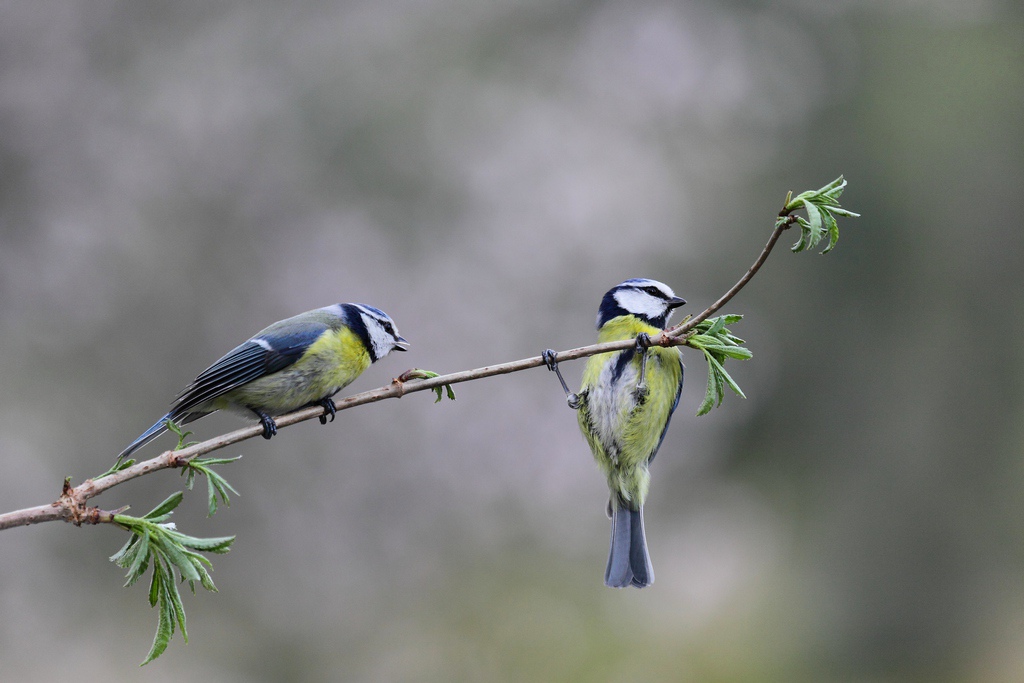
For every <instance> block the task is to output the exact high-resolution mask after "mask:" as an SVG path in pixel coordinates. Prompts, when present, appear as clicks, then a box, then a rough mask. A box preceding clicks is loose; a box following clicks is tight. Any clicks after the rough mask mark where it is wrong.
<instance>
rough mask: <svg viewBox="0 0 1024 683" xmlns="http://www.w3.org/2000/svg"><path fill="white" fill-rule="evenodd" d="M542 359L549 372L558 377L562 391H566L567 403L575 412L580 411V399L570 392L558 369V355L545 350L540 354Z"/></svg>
mask: <svg viewBox="0 0 1024 683" xmlns="http://www.w3.org/2000/svg"><path fill="white" fill-rule="evenodd" d="M540 357H541V358H543V359H544V364H545V365H546V366H548V370H551V371H552V372H554V373H555V374H556V375H558V381H559V382H561V384H562V390H563V391H565V402H566V403H567V404H568V405H569V407H570V408H572V409H573V410H578V409H579V407H580V397H579V396H578V395H576V394H574V393H572V392H571V391H569V385H568V384H566V383H565V379H564V378H563V377H562V371H561V370H559V369H558V354H557V353H555V352H554V351H552V350H551V349H544V353H542V354H540Z"/></svg>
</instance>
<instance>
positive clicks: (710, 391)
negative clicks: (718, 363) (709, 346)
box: [697, 354, 718, 417]
mask: <svg viewBox="0 0 1024 683" xmlns="http://www.w3.org/2000/svg"><path fill="white" fill-rule="evenodd" d="M705 357H708V356H707V354H705ZM717 397H718V385H717V384H716V376H715V373H714V371H713V370H712V369H711V363H710V362H709V363H708V385H707V388H706V389H705V390H704V400H703V401H701V404H700V406H699V407H698V408H697V417H700V416H701V415H707V414H708V413H709V412H711V409H712V408H714V407H715V399H716V398H717Z"/></svg>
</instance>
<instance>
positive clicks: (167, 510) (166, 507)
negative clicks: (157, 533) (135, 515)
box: [143, 491, 185, 522]
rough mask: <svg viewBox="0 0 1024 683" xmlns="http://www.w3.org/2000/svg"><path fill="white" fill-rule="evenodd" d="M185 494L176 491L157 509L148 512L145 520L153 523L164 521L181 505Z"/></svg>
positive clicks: (144, 517)
mask: <svg viewBox="0 0 1024 683" xmlns="http://www.w3.org/2000/svg"><path fill="white" fill-rule="evenodd" d="M184 497H185V494H184V493H182V492H181V491H175V492H174V493H172V494H171V495H169V496H167V500H165V501H164V502H162V503H160V504H159V505H157V506H156V507H155V508H153V509H152V510H150V511H149V512H147V513H146V514H145V515H144V516H143V519H148V520H149V521H151V522H157V521H158V519H159V521H163V520H165V519H167V517H168V516H169V515H170V514H171V512H172V511H173V510H174V508H176V507H178V506H179V505H180V504H181V501H182V499H183V498H184Z"/></svg>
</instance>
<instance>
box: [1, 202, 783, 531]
mask: <svg viewBox="0 0 1024 683" xmlns="http://www.w3.org/2000/svg"><path fill="white" fill-rule="evenodd" d="M793 210H794V209H792V208H789V204H787V208H784V209H783V210H782V211H780V212H779V217H780V220H778V221H777V222H776V226H775V229H774V230H773V231H772V234H771V236H770V237H769V239H768V242H767V244H765V246H764V249H762V250H761V254H760V255H759V256H758V258H757V260H756V261H754V263H753V265H752V266H750V268H749V269H748V270H747V272H746V273H745V274H744V275H743V277H741V278H740V279H739V281H738V282H736V284H735V285H733V286H732V288H731V289H729V291H727V292H726V293H725V294H723V295H722V296H721V297H720V298H719V299H718V300H717V301H715V302H714V303H713V304H711V305H710V306H708V307H707V308H706V309H704V310H703V311H702V312H701V313H700V314H698V315H697V316H695V317H693V318H688V319H687V320H685V321H683V322H682V323H680V324H679V325H676V326H675V327H672V328H670V329H668V330H665V331H664V332H663V333H662V334H661V335H659V336H658V337H656V338H654V339H653V340H652V341H653V342H654V343H655V344H657V345H660V346H681V345H686V344H687V342H688V338H689V336H690V335H689V333H690V332H691V331H692V330H693V329H694V328H695V327H696V326H697V325H698V324H700V323H701V322H702V321H704V320H706V319H707V318H708V317H709V316H711V315H712V314H713V313H715V312H716V311H718V310H719V309H720V308H721V307H722V306H724V305H725V304H726V303H727V302H728V301H729V300H731V299H732V298H733V297H734V296H735V295H736V294H737V293H738V292H739V291H740V290H741V289H743V287H744V286H746V284H747V283H748V282H750V280H751V278H753V277H754V275H755V274H756V273H757V271H758V270H759V269H760V268H761V266H762V265H763V264H764V262H765V260H767V258H768V255H769V254H770V253H771V251H772V249H773V248H774V247H775V244H776V242H778V240H779V237H780V236H781V235H782V233H783V232H784V231H785V230H786V229H787V228H789V227H790V226H791V225H792V224H793V223H794V222H795V221H796V220H797V219H796V218H795V217H794V216H792V215H790V214H791V213H792V211H793ZM634 345H635V341H634V340H631V339H627V340H622V341H614V342H606V343H603V344H591V345H588V346H580V347H578V348H575V349H569V350H567V351H561V352H559V353H558V354H557V355H558V360H559V361H567V360H575V359H578V358H585V357H587V356H594V355H597V354H599V353H608V352H612V351H622V350H624V349H628V348H632V347H633V346H634ZM543 365H545V361H544V358H543V357H542V356H533V357H531V358H524V359H522V360H517V361H512V362H509V363H500V364H498V365H487V366H484V367H481V368H476V369H474V370H464V371H462V372H454V373H451V374H448V375H438V376H436V377H431V378H429V379H422V380H421V379H410V377H414V376H415V375H414V371H408V372H406V373H403V375H402V376H401V377H399V378H397V379H394V380H392V381H391V384H389V385H388V386H384V387H380V388H378V389H373V390H371V391H364V392H362V393H359V394H354V395H352V396H348V397H347V398H343V399H340V400H336V401H335V405H336V409H337V410H338V411H341V410H348V409H349V408H355V407H356V406H360V405H364V404H366V403H376V402H377V401H382V400H384V399H388V398H401V397H402V396H404V395H406V394H411V393H414V392H417V391H428V390H432V389H438V388H440V387H444V386H446V385H451V384H458V383H460V382H469V381H472V380H478V379H483V378H485V377H494V376H496V375H505V374H509V373H512V372H519V371H522V370H529V369H530V368H536V367H540V366H543ZM325 414H326V410H325V409H324V408H322V407H320V406H312V407H309V408H303V409H301V410H297V411H295V412H292V413H288V414H287V415H282V416H280V417H277V418H275V421H276V422H277V426H278V427H287V426H289V425H293V424H296V423H298V422H304V421H306V420H311V419H313V418H318V417H320V416H322V415H325ZM262 434H263V427H262V426H261V425H251V426H248V427H243V428H241V429H237V430H235V431H233V432H228V433H227V434H222V435H220V436H217V437H214V438H212V439H208V440H206V441H202V442H199V443H196V444H193V445H191V446H188V447H186V448H182V449H180V450H176V451H165V452H164V453H161V454H160V455H158V456H156V457H154V458H151V459H149V460H144V461H141V462H137V463H135V464H133V465H131V466H130V467H127V468H125V469H122V470H118V471H116V472H112V473H110V474H107V475H105V476H102V477H99V478H96V479H86V480H85V481H84V482H82V483H81V484H79V485H78V486H75V487H72V486H70V484H69V483H68V482H66V481H65V483H64V490H63V492H62V493H61V496H60V498H58V499H57V500H56V501H55V502H53V503H50V504H48V505H39V506H37V507H31V508H25V509H23V510H16V511H13V512H8V513H5V514H0V530H4V529H10V528H13V527H17V526H28V525H31V524H39V523H41V522H52V521H56V520H64V521H66V522H71V523H73V524H76V525H81V524H103V523H113V517H114V514H115V513H112V512H107V511H104V510H100V509H99V508H95V507H88V506H87V505H86V504H87V502H88V501H89V500H90V499H92V498H95V497H96V496H99V495H100V494H101V493H103V492H105V491H107V490H109V489H111V488H113V487H115V486H117V485H119V484H123V483H125V482H127V481H131V480H132V479H136V478H138V477H141V476H144V475H147V474H150V473H152V472H156V471H158V470H163V469H169V468H174V467H182V466H184V465H185V464H186V463H187V462H189V461H191V460H192V459H194V458H197V457H199V456H201V455H205V454H207V453H211V452H213V451H216V450H219V449H221V448H224V447H226V446H229V445H231V444H234V443H238V442H240V441H245V440H247V439H251V438H253V437H256V436H259V435H262Z"/></svg>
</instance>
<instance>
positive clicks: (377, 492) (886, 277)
mask: <svg viewBox="0 0 1024 683" xmlns="http://www.w3.org/2000/svg"><path fill="white" fill-rule="evenodd" d="M1022 111H1024V12H1022V10H1021V6H1020V5H1019V4H1018V3H1013V2H1009V1H1008V0H1007V1H1002V2H1001V1H999V0H975V1H974V2H969V3H968V2H958V1H956V0H932V1H922V0H916V1H915V0H896V1H893V2H871V1H868V0H846V1H844V2H830V3H821V2H815V1H811V0H789V1H787V2H781V3H768V2H757V1H753V2H718V1H714V2H713V1H711V0H687V1H681V2H664V1H659V0H611V1H608V2H538V1H536V0H519V1H516V2H505V3H481V2H472V1H467V0H420V1H418V2H370V1H358V0H357V1H348V2H309V3H287V4H286V3H277V2H268V1H265V0H263V1H256V2H253V1H250V2H223V3H207V2H195V1H191V0H185V1H181V0H177V1H175V2H166V1H156V2H146V3H139V2H124V1H113V0H106V1H101V0H97V1H92V2H79V1H75V2H72V1H70V0H54V1H52V2H50V1H45V2H18V1H12V2H4V3H3V4H2V5H0V347H2V349H3V354H2V355H0V384H2V386H3V391H2V392H0V453H2V456H3V470H4V475H3V477H2V478H0V507H2V508H3V509H4V510H5V511H6V510H13V509H16V508H20V507H26V506H31V505H37V504H40V503H45V502H48V501H51V500H53V499H54V498H55V497H56V495H57V493H58V491H59V488H60V483H61V480H62V478H63V477H65V476H71V477H73V478H74V480H75V481H81V480H82V479H84V478H85V477H87V476H90V475H95V474H98V473H99V472H101V471H102V470H104V469H106V468H107V466H108V465H109V464H110V463H111V461H112V459H113V456H114V454H115V453H117V452H118V451H119V450H120V449H121V448H122V447H123V446H124V445H125V444H126V443H128V442H129V441H130V440H131V439H133V438H134V437H135V436H136V435H137V434H138V433H139V432H141V431H142V430H143V429H144V428H145V427H147V426H149V425H150V424H151V423H152V421H153V420H154V419H156V418H157V417H158V416H159V415H161V414H163V412H164V411H165V409H166V407H167V404H168V402H169V400H170V399H171V398H172V397H173V396H174V394H175V393H176V392H177V390H178V389H180V388H181V386H183V385H184V384H185V383H186V382H187V381H189V380H190V379H191V378H192V377H193V376H194V375H195V374H196V373H197V372H198V371H199V370H201V369H202V368H203V367H205V366H206V365H207V364H208V363H210V362H211V361H212V360H214V359H216V358H217V357H218V356H219V355H220V354H222V353H223V352H224V351H226V350H227V349H229V348H231V347H232V346H233V345H234V344H236V343H237V342H239V341H241V340H242V339H244V338H245V337H246V336H248V335H249V334H251V333H253V332H254V331H256V330H258V329H260V328H261V327H263V326H264V325H266V324H268V323H269V322H272V321H274V320H277V319H280V318H282V317H286V316H288V315H291V314H293V313H296V312H299V311H303V310H307V309H309V308H314V307H317V306H323V305H327V304H331V303H335V302H338V301H357V302H367V303H371V304H374V305H376V306H379V307H381V308H383V309H385V310H386V311H388V312H389V313H390V314H391V315H392V316H393V317H394V318H395V320H396V321H397V322H398V324H399V327H400V329H401V330H402V332H403V334H404V335H405V336H406V337H408V338H409V340H410V341H411V342H412V344H413V348H412V351H411V352H410V353H409V354H406V355H402V356H392V357H390V358H388V359H386V360H384V361H383V362H381V363H379V364H378V365H376V366H374V367H373V368H371V369H370V370H369V371H368V372H367V373H366V374H365V375H364V376H363V377H362V378H360V379H359V380H358V382H357V383H355V384H354V385H352V386H351V387H350V388H349V389H348V390H347V391H349V392H354V391H358V390H364V389H369V388H373V387H376V386H379V385H382V384H385V383H387V382H388V381H389V380H390V379H391V377H393V376H396V375H397V374H398V373H399V372H401V371H402V370H404V369H406V368H407V367H410V366H412V365H415V366H418V367H423V368H429V369H432V370H435V371H438V372H450V371H455V370H461V369H468V368H472V367H478V366H481V365H485V364H488V363H496V362H501V361H506V360H514V359H518V358H524V357H528V356H533V355H537V354H538V353H539V352H540V351H541V350H542V349H544V348H546V347H553V348H556V349H563V348H570V347H573V346H577V345H582V344H585V343H589V342H591V341H592V340H593V339H594V334H595V333H594V331H593V319H594V314H595V312H596V306H597V303H598V301H599V299H600V296H601V295H602V293H603V292H604V291H605V290H607V289H608V288H609V287H610V286H612V285H614V284H615V283H617V282H619V281H621V280H622V279H625V278H627V277H633V276H649V277H654V278H657V279H660V280H663V281H665V282H667V283H669V284H670V285H672V286H673V287H674V288H675V289H676V291H677V292H678V293H680V294H682V295H683V296H685V297H686V298H687V299H688V300H689V301H690V302H691V304H690V305H689V306H688V307H687V308H686V309H684V310H687V311H690V312H696V311H699V310H700V309H702V308H703V307H704V306H705V305H707V304H708V303H709V302H711V301H713V300H714V299H715V298H717V296H718V295H719V294H721V293H722V292H723V291H725V289H726V288H727V287H729V286H730V285H731V284H732V283H733V282H735V280H736V279H737V278H738V277H739V276H740V275H741V274H742V273H743V272H744V271H745V269H746V268H747V267H748V265H749V264H750V263H751V262H752V261H753V259H754V257H755V256H756V255H757V253H758V251H759V250H760V249H761V247H762V245H763V244H764V241H765V240H766V238H767V236H768V234H769V232H770V229H771V226H772V221H773V217H774V215H775V213H776V212H777V210H778V208H779V207H780V206H781V203H782V200H783V198H784V196H785V192H786V191H787V190H795V191H801V190H804V189H811V188H816V187H819V186H820V185H823V184H825V183H826V182H828V181H829V180H831V179H832V178H834V177H835V176H837V175H839V174H840V173H844V174H846V176H847V178H848V179H849V181H850V188H849V189H848V191H847V193H846V194H845V195H844V197H843V200H844V204H845V205H846V206H848V207H849V208H851V209H853V210H857V211H860V212H861V213H862V214H863V218H861V219H859V220H856V221H852V220H844V221H842V222H841V228H842V238H841V240H840V243H839V246H838V248H837V249H836V251H835V252H833V253H832V254H829V255H828V256H825V257H822V256H818V255H816V254H800V255H792V254H790V253H789V252H788V251H786V249H785V248H784V246H782V248H780V249H779V250H777V251H776V253H775V254H773V256H772V257H771V258H770V259H769V261H768V263H767V265H766V266H765V268H764V269H763V270H762V271H761V273H760V274H759V275H758V276H757V277H756V278H755V280H754V281H753V283H752V284H751V285H750V286H749V287H748V288H747V289H745V290H744V291H743V292H742V293H741V294H740V296H738V297H737V298H736V299H735V300H734V301H733V302H732V303H731V304H730V305H729V306H728V308H727V310H728V311H729V312H738V313H743V314H745V315H746V318H745V320H744V321H743V323H742V324H740V325H738V326H737V327H736V328H735V332H736V333H737V334H739V335H740V336H743V337H745V338H746V339H747V340H748V342H749V345H750V347H751V349H752V350H753V351H754V353H755V357H754V359H753V360H752V361H749V362H746V363H742V364H740V363H734V364H732V365H730V368H729V369H730V370H732V371H733V374H734V376H735V377H736V379H737V380H738V381H739V382H740V383H741V385H742V386H743V387H744V388H745V390H746V392H747V396H748V398H747V400H746V401H743V400H740V399H738V398H737V397H735V396H732V395H730V396H728V397H727V398H726V402H725V404H724V405H723V407H722V408H721V409H720V410H716V411H714V413H713V414H712V415H710V416H707V417H702V418H696V417H694V413H695V411H696V408H697V405H698V403H699V400H700V396H701V394H702V392H703V386H704V382H705V378H706V375H705V370H704V367H703V362H702V360H701V359H700V357H699V356H697V355H696V354H695V353H694V352H692V351H690V352H687V353H686V357H687V363H688V384H687V386H686V389H685V391H684V395H683V399H682V403H681V406H680V409H679V412H677V414H676V418H675V420H674V422H673V426H672V430H671V432H670V434H669V436H668V439H667V440H666V442H665V444H664V446H663V448H662V451H661V454H660V455H659V457H658V460H657V461H656V463H655V466H654V483H653V487H652V493H651V498H650V501H649V505H648V507H647V523H648V529H647V530H648V536H649V540H650V544H651V549H652V555H653V558H654V563H655V568H656V572H657V582H656V583H655V584H654V586H653V587H651V588H649V589H647V590H644V591H634V590H627V591H614V590H611V589H607V588H605V587H604V586H603V585H602V581H601V579H602V573H603V569H604V563H605V558H606V552H607V536H608V522H607V520H606V519H605V517H604V505H605V496H606V493H605V488H604V483H603V481H602V480H601V477H600V475H599V474H598V473H597V470H596V469H595V468H594V466H593V464H592V462H591V458H590V454H589V452H588V450H587V449H586V446H585V445H584V442H583V440H582V439H581V438H580V436H579V434H578V433H577V428H576V425H575V417H574V415H573V414H572V413H571V412H570V411H569V410H568V409H566V408H565V404H564V398H563V396H562V394H561V391H560V389H559V388H558V385H557V382H556V381H555V378H554V377H553V376H551V375H549V374H548V373H547V372H545V371H543V370H541V369H538V370H533V371H529V372H523V373H519V374H516V375H512V376H506V377H501V378H496V379H488V380H484V381H479V382H474V383H470V384H465V385H461V386H459V387H457V390H458V400H457V401H456V402H455V403H449V402H444V403H442V404H438V405H435V404H434V403H432V400H431V397H430V396H429V395H428V394H415V395H411V396H407V397H406V398H404V399H402V400H401V401H388V402H384V403H380V404H376V405H372V406H366V407H361V408H358V409H355V410H352V411H348V412H345V413H343V414H341V415H339V417H338V419H337V421H336V422H334V423H333V424H331V425H330V426H329V427H323V428H322V427H319V426H318V425H316V424H315V423H306V424H303V425H300V426H297V427H293V428H288V429H286V430H284V431H283V432H282V433H281V435H280V436H279V437H278V438H276V439H274V440H273V441H272V442H269V443H264V442H263V441H262V440H259V439H257V440H252V441H248V442H246V443H244V444H240V445H238V446H235V447H232V448H230V449H228V450H227V451H226V452H225V453H224V454H225V455H235V454H239V453H243V454H244V456H245V457H244V458H243V460H242V461H241V462H240V463H238V464H235V465H232V466H230V467H227V468H225V469H224V470H223V472H224V474H225V475H226V476H227V477H228V479H229V480H230V481H231V482H232V483H233V484H234V485H235V486H236V487H237V488H238V489H239V490H240V491H241V494H242V495H241V497H239V498H236V499H234V500H233V501H232V505H231V507H230V508H227V509H224V510H222V511H221V512H220V513H218V514H217V516H216V517H215V518H214V519H212V520H207V519H206V518H205V510H204V501H203V498H202V495H201V494H199V493H198V492H197V493H193V494H190V495H189V496H188V497H187V498H186V501H185V503H184V504H183V506H182V508H180V510H179V512H178V514H177V515H176V519H177V522H178V524H179V525H180V526H181V527H182V528H183V529H184V530H186V531H187V532H191V533H195V534H197V535H206V536H214V535H225V534H237V535H238V540H237V542H236V544H235V546H234V548H233V549H232V551H231V553H230V554H228V555H226V556H223V557H220V556H218V557H215V558H214V559H215V571H214V579H215V581H216V582H217V585H218V587H219V589H220V592H219V593H217V594H207V593H203V594H201V595H199V596H196V597H192V596H191V595H186V596H185V602H186V609H187V612H188V619H189V622H188V624H189V632H190V636H191V642H190V643H189V644H188V645H184V644H183V643H182V642H181V640H180V638H177V637H176V638H175V641H174V642H173V643H172V645H171V647H170V649H169V650H168V652H167V653H166V654H165V655H164V656H163V657H161V658H160V659H159V660H157V661H156V662H155V663H154V664H151V665H149V666H147V667H146V668H145V669H143V670H141V672H140V670H139V669H138V668H137V665H138V663H139V662H140V661H141V660H142V658H143V657H144V655H145V653H146V651H147V649H148V648H149V645H150V642H151V639H152V635H153V632H154V630H155V626H156V614H155V612H154V611H153V610H151V609H149V608H148V606H147V604H146V595H145V593H146V591H145V588H144V587H143V586H135V587H133V588H130V589H124V588H122V587H121V584H122V582H123V578H122V573H121V571H120V570H119V569H118V568H116V567H115V566H113V565H111V564H110V563H109V562H108V561H107V557H108V556H109V555H111V554H113V553H114V551H116V550H117V549H118V547H119V546H120V545H121V544H122V542H123V541H124V534H123V532H118V531H117V530H115V529H112V528H82V529H77V528H74V527H72V526H70V525H65V524H47V525H42V526H37V527H32V528H26V529H15V530H11V531H7V532H5V533H3V535H2V538H0V576H2V579H0V614H2V615H3V619H2V620H0V662H2V668H3V678H4V679H5V680H10V681H52V680H57V679H59V678H63V677H67V676H68V675H70V674H71V673H73V674H74V675H75V677H76V678H77V679H78V680H87V681H92V680H104V681H119V680H139V679H144V680H152V681H171V680H200V679H202V680H217V681H334V680H350V681H520V680H546V681H581V680H589V681H627V680H644V681H718V682H730V683H731V682H736V683H740V682H747V681H750V682H761V681H779V682H783V681H785V682H787V683H792V682H803V681H806V682H808V683H818V682H828V681H843V682H853V681H856V682H863V683H885V682H889V681H929V682H936V681H939V682H941V681H984V682H1011V681H1020V680H1022V679H1024V453H1022V448H1021V445H1022V441H1024V428H1022V426H1021V425H1022V417H1024V416H1022V411H1024V387H1022V380H1024V354H1022V352H1021V343H1020V339H1021V336H1022V333H1024V329H1022V328H1024V288H1022V287H1021V277H1020V274H1021V270H1022V267H1024V264H1022V255H1024V230H1022V225H1021V218H1020V216H1021V215H1022V213H1024V206H1022V204H1024V192H1022V189H1024V142H1022V140H1024V138H1022V118H1021V112H1022ZM790 238H795V235H788V236H787V237H786V244H788V243H790V242H792V239H790ZM581 369H582V363H573V364H566V365H565V366H564V370H565V371H566V373H567V375H568V376H569V377H570V378H571V381H573V382H575V381H577V380H578V378H579V373H580V371H581ZM237 426H238V423H237V422H235V421H234V420H233V419H232V418H230V417H220V416H215V417H212V418H209V419H207V420H204V421H202V422H200V423H197V424H196V425H195V428H196V431H197V432H198V435H199V436H201V437H209V436H213V435H216V434H218V433H220V432H222V431H226V430H227V429H230V428H234V427H237ZM158 443H159V445H162V446H165V447H166V446H168V445H169V443H170V441H169V440H167V439H164V440H161V441H160V442H158ZM157 452H158V449H157V448H156V447H155V446H154V447H152V448H151V449H148V450H147V451H144V452H143V454H146V453H148V454H149V455H155V454H156V453H157ZM181 483H182V482H181V480H180V478H179V477H178V476H177V475H176V474H175V473H172V472H165V473H161V474H158V475H156V476H150V477H146V478H144V479H142V480H139V481H136V482H134V483H131V484H129V485H125V486H122V487H118V488H117V489H114V490H112V491H110V492H109V493H107V494H105V495H104V496H102V497H101V498H99V499H97V500H96V502H97V503H98V504H100V505H102V506H104V507H107V508H115V507H119V506H121V505H126V504H131V505H132V506H133V510H135V511H136V512H140V513H141V512H143V511H145V510H148V509H149V508H150V507H152V506H153V505H155V504H156V503H157V502H159V501H160V500H162V499H163V498H164V497H166V496H167V495H168V494H169V493H171V492H172V491H174V490H176V489H177V488H179V487H180V486H181Z"/></svg>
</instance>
